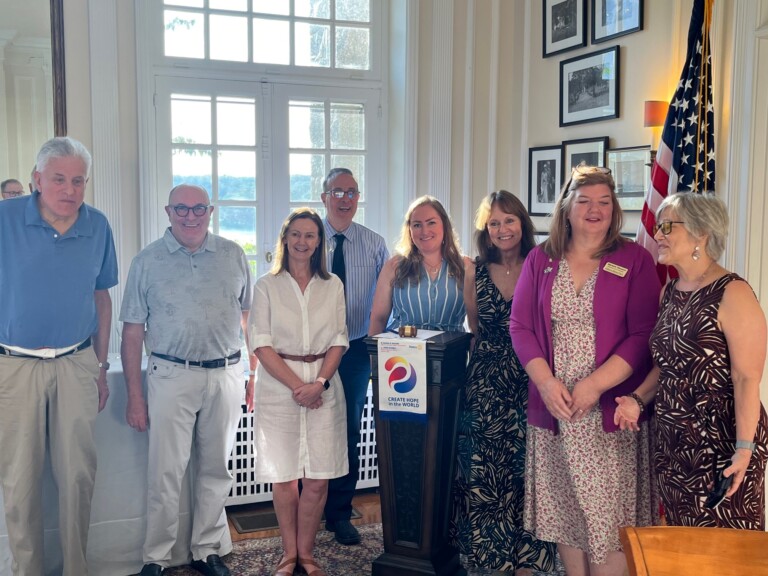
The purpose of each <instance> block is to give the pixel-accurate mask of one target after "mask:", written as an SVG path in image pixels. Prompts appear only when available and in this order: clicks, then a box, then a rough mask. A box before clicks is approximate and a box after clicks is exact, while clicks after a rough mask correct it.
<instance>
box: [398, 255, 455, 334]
mask: <svg viewBox="0 0 768 576" xmlns="http://www.w3.org/2000/svg"><path fill="white" fill-rule="evenodd" d="M466 315H467V313H466V310H465V309H464V292H463V286H462V285H461V283H459V282H458V281H457V280H456V278H455V277H454V276H453V275H452V274H450V273H449V272H448V262H446V261H445V260H443V263H442V264H441V266H440V272H438V274H437V278H435V279H434V280H432V278H430V277H429V274H427V271H426V269H425V268H424V266H423V265H422V267H421V272H420V275H419V281H418V282H414V283H411V282H408V281H406V282H405V284H404V285H403V286H397V285H395V286H394V288H393V289H392V321H391V322H390V323H389V326H387V329H388V330H393V329H394V330H397V329H398V328H399V327H400V326H416V327H417V328H423V329H425V330H444V331H448V332H464V318H465V317H466Z"/></svg>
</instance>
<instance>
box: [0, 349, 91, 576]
mask: <svg viewBox="0 0 768 576" xmlns="http://www.w3.org/2000/svg"><path fill="white" fill-rule="evenodd" d="M98 376H99V367H98V361H97V360H96V355H95V354H94V352H93V348H90V347H89V348H86V349H85V350H81V351H79V352H75V353H74V354H70V355H68V356H64V357H62V358H56V359H50V360H42V359H37V358H16V357H8V356H5V355H0V481H1V482H2V486H3V498H4V502H5V521H6V525H7V527H8V543H9V544H10V548H11V554H12V555H13V563H12V567H11V569H12V571H13V574H14V575H15V576H40V575H41V574H43V511H42V509H41V501H42V498H43V494H42V492H43V488H42V481H43V463H44V462H45V450H46V438H47V440H48V445H49V449H50V454H51V465H52V468H53V477H54V479H55V480H56V485H57V486H58V488H59V533H60V534H61V550H62V554H63V559H64V566H63V572H62V573H63V575H64V576H85V575H87V574H88V565H87V563H86V559H85V551H86V546H87V541H88V526H89V523H90V518H91V497H92V496H93V483H94V479H95V477H96V444H95V443H94V440H93V425H94V422H95V420H96V414H97V413H98V411H99V392H98V389H97V387H96V379H97V378H98Z"/></svg>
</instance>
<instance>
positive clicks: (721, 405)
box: [615, 193, 768, 530]
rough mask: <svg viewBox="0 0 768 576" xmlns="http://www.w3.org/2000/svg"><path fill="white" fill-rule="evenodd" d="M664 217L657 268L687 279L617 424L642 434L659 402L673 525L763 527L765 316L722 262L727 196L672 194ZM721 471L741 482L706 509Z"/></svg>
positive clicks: (660, 454) (666, 497)
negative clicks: (647, 414) (647, 409)
mask: <svg viewBox="0 0 768 576" xmlns="http://www.w3.org/2000/svg"><path fill="white" fill-rule="evenodd" d="M656 218H657V222H658V224H657V226H656V230H655V234H654V238H655V239H656V241H657V242H658V244H659V263H661V264H666V265H670V266H674V267H675V269H676V270H677V271H678V273H679V275H680V278H678V279H676V280H672V281H671V282H670V283H669V284H667V287H666V289H665V290H664V292H663V294H662V298H661V307H660V311H659V318H658V321H657V323H656V328H655V329H654V331H653V335H652V336H651V351H652V353H653V358H654V363H655V367H654V369H653V371H652V372H651V374H649V376H648V378H646V380H645V382H644V383H643V384H642V385H641V386H640V387H639V388H638V389H637V390H636V391H635V393H634V396H633V397H630V396H624V397H621V398H617V399H616V402H617V403H618V407H617V408H616V415H615V418H616V422H617V423H618V424H619V425H620V426H621V427H622V428H623V429H635V428H636V425H635V422H636V421H637V418H638V416H639V414H640V412H641V411H642V410H643V406H644V404H646V403H648V402H650V401H651V400H653V399H654V397H655V400H656V426H657V430H656V432H657V434H656V436H657V438H656V450H655V456H654V462H655V465H656V472H657V473H658V480H659V490H660V493H661V497H662V501H663V503H664V506H665V510H666V517H667V522H668V523H669V524H672V525H678V526H717V527H725V528H744V529H750V530H764V529H765V494H764V481H765V465H766V457H767V456H768V446H767V445H768V418H767V417H766V413H765V410H764V408H763V407H762V405H761V403H760V380H761V378H762V372H763V364H764V362H765V353H766V322H765V315H764V314H763V311H762V310H761V308H760V304H759V303H758V301H757V299H756V298H755V295H754V293H753V292H752V289H751V288H750V287H749V285H748V284H747V283H746V282H745V281H744V280H743V279H741V278H740V277H739V276H737V275H736V274H733V273H731V272H728V271H727V270H725V269H724V268H722V267H721V266H720V265H719V264H718V263H717V259H718V258H719V257H720V255H721V254H722V251H723V247H724V245H725V237H726V234H727V230H728V215H727V212H726V209H725V206H724V205H723V203H722V202H721V201H720V200H718V199H717V198H716V197H715V196H713V195H708V194H707V195H701V194H694V193H688V194H686V193H682V194H674V195H672V196H669V197H668V198H667V199H666V200H665V201H664V202H663V203H662V204H661V206H660V207H659V209H658V211H657V215H656ZM715 468H716V469H717V471H718V472H719V471H721V470H722V471H723V475H724V476H726V477H731V478H733V480H732V483H731V486H730V488H729V489H728V490H727V492H726V499H725V500H724V501H723V502H722V503H721V504H719V505H718V506H715V507H713V508H708V507H706V505H705V501H706V499H707V495H708V493H709V492H710V489H711V487H712V484H713V478H714V477H715V471H714V470H715Z"/></svg>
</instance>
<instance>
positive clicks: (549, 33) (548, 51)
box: [541, 0, 587, 58]
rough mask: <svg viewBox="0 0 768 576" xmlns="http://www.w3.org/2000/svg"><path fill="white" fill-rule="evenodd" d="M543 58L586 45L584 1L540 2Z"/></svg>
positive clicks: (585, 6) (552, 0)
mask: <svg viewBox="0 0 768 576" xmlns="http://www.w3.org/2000/svg"><path fill="white" fill-rule="evenodd" d="M541 4H542V9H543V14H542V26H543V30H542V40H543V56H544V58H547V57H549V56H554V55H555V54H560V53H561V52H566V51H568V50H574V49H576V48H581V47H582V46H586V45H587V2H586V0H541Z"/></svg>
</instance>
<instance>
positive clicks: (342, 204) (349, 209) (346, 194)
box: [321, 168, 360, 232]
mask: <svg viewBox="0 0 768 576" xmlns="http://www.w3.org/2000/svg"><path fill="white" fill-rule="evenodd" d="M321 198H322V200H323V204H325V215H326V218H328V222H330V223H331V226H333V227H334V229H336V230H338V231H339V232H343V231H344V230H346V229H347V228H349V225H350V224H352V219H353V218H354V217H355V214H356V213H357V202H358V200H360V190H359V188H358V186H357V180H355V177H354V175H353V174H352V171H351V170H349V169H348V168H333V169H331V171H330V172H328V176H326V177H325V180H323V193H322V196H321Z"/></svg>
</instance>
